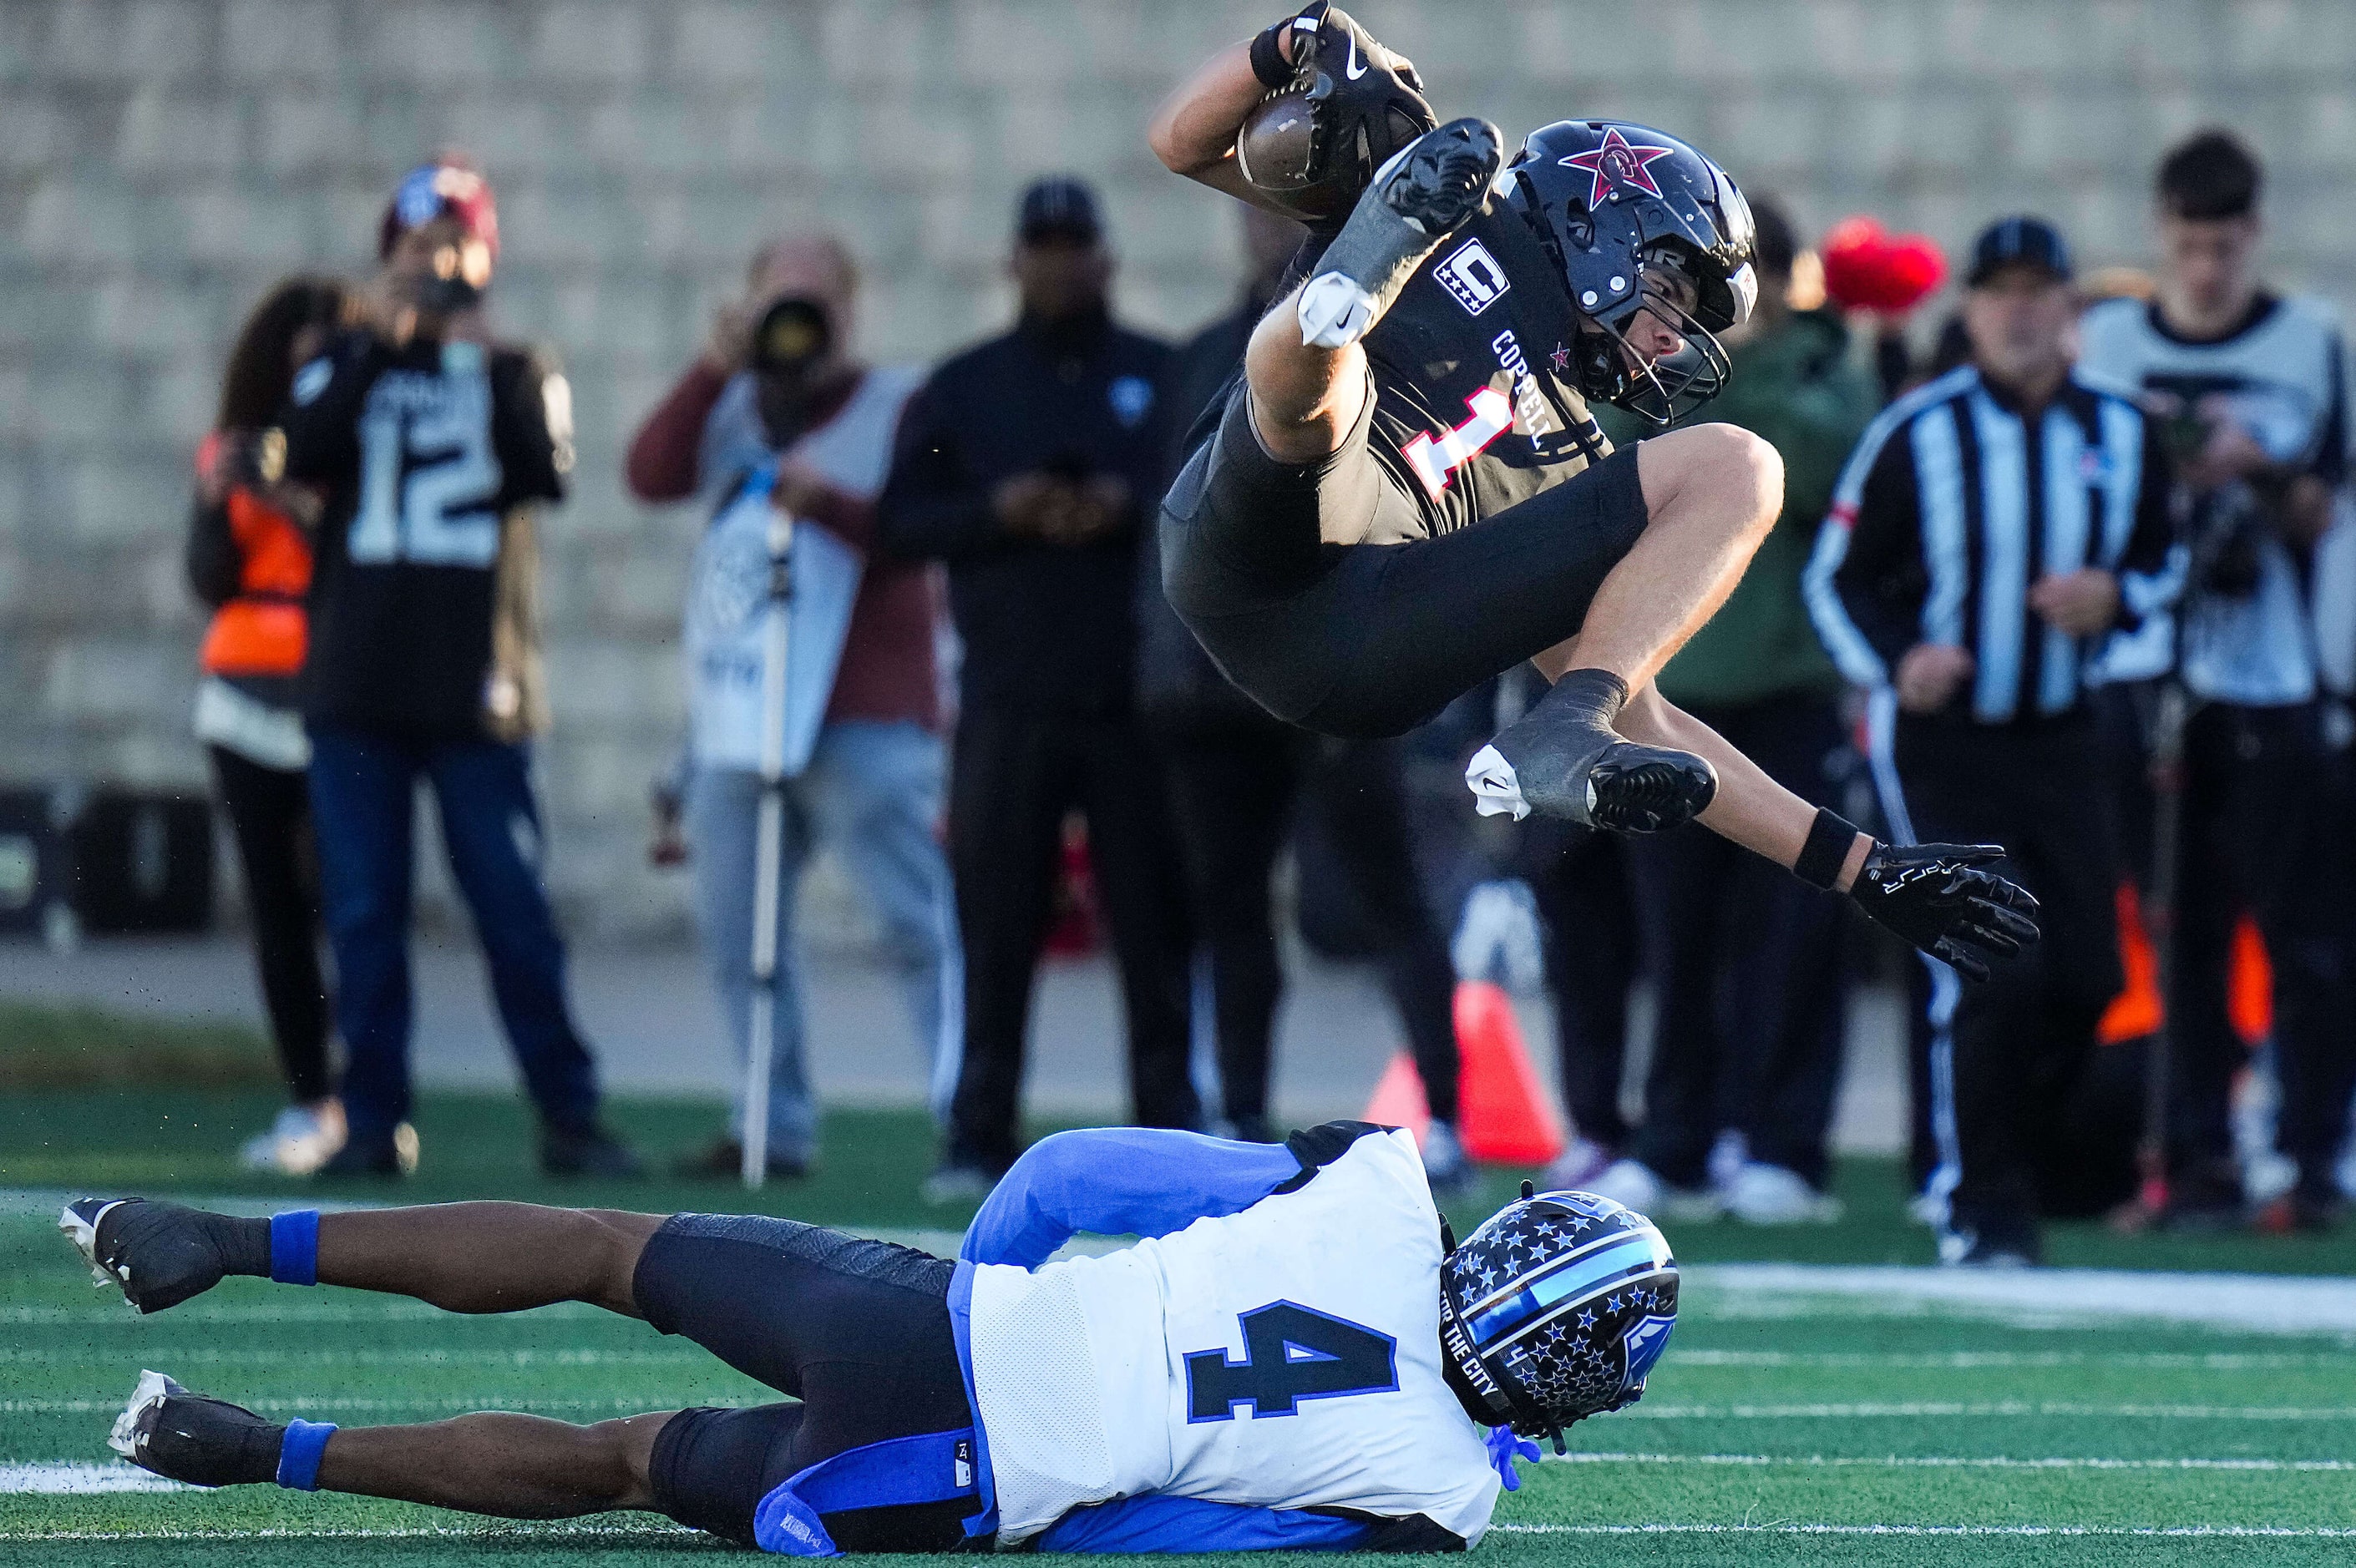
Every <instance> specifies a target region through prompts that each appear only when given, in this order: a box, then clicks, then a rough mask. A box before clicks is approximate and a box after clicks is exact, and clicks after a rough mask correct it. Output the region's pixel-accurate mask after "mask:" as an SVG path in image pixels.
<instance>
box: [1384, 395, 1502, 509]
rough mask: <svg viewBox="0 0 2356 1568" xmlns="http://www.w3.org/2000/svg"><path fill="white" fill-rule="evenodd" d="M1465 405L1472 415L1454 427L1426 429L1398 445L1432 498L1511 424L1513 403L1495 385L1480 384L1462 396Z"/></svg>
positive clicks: (1437, 497) (1435, 498)
mask: <svg viewBox="0 0 2356 1568" xmlns="http://www.w3.org/2000/svg"><path fill="white" fill-rule="evenodd" d="M1464 406H1465V407H1466V408H1468V409H1471V410H1472V418H1470V419H1468V420H1466V421H1464V422H1463V423H1462V424H1461V425H1458V426H1457V427H1456V428H1455V429H1454V430H1444V431H1441V432H1440V433H1439V434H1438V435H1433V434H1431V433H1430V432H1425V433H1424V434H1422V435H1419V436H1417V437H1416V438H1415V439H1414V440H1413V441H1410V442H1408V443H1407V445H1405V446H1404V447H1402V448H1400V449H1399V450H1400V452H1401V453H1402V454H1403V455H1404V456H1405V457H1406V458H1407V462H1408V467H1410V468H1412V469H1414V470H1415V476H1416V477H1417V478H1419V479H1420V480H1422V481H1423V488H1424V491H1425V493H1426V494H1428V495H1430V496H1431V498H1432V499H1433V500H1435V501H1436V500H1438V499H1439V498H1440V492H1441V491H1442V490H1445V489H1447V488H1448V481H1449V480H1450V479H1451V478H1452V477H1454V475H1455V473H1456V471H1457V470H1458V469H1460V468H1462V467H1463V466H1464V465H1465V464H1468V463H1470V462H1472V460H1473V459H1474V458H1476V457H1478V456H1480V455H1481V452H1482V449H1483V448H1484V447H1486V446H1487V445H1488V444H1489V443H1491V442H1493V441H1494V440H1496V439H1497V438H1498V437H1499V436H1501V435H1503V434H1505V432H1507V431H1509V430H1511V429H1513V428H1514V405H1513V403H1512V402H1511V401H1510V400H1507V398H1506V397H1505V393H1503V392H1501V391H1499V390H1497V389H1496V388H1494V387H1483V388H1482V389H1480V390H1479V391H1477V392H1475V393H1473V394H1472V396H1471V397H1469V398H1467V399H1465V400H1464Z"/></svg>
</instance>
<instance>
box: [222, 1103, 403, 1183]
mask: <svg viewBox="0 0 2356 1568" xmlns="http://www.w3.org/2000/svg"><path fill="white" fill-rule="evenodd" d="M397 1136H398V1135H396V1137H397ZM410 1136H411V1142H412V1153H411V1154H410V1156H409V1159H408V1163H409V1165H410V1167H411V1168H414V1167H415V1165H416V1163H417V1157H416V1155H415V1153H414V1152H413V1150H414V1144H415V1138H416V1135H415V1134H414V1133H413V1132H412V1134H411V1135H410ZM344 1137H345V1128H344V1105H343V1102H342V1101H340V1100H322V1101H320V1102H319V1104H316V1105H289V1106H287V1107H286V1108H285V1109H284V1110H283V1111H281V1112H279V1113H278V1119H277V1120H276V1121H274V1122H273V1123H272V1124H271V1125H270V1130H269V1131H268V1132H266V1133H262V1134H260V1135H258V1136H254V1137H251V1138H248V1139H247V1140H246V1141H245V1145H244V1147H241V1149H239V1150H238V1163H239V1164H241V1165H242V1166H244V1167H245V1168H246V1169H248V1170H275V1171H280V1172H283V1173H284V1174H285V1175H288V1176H308V1175H310V1174H311V1173H312V1172H313V1171H315V1170H316V1169H318V1168H320V1167H321V1166H323V1165H325V1164H327V1161H328V1160H330V1159H332V1158H333V1157H335V1153H336V1151H337V1149H339V1148H341V1147H344Z"/></svg>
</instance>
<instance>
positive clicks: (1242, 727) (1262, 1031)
mask: <svg viewBox="0 0 2356 1568" xmlns="http://www.w3.org/2000/svg"><path fill="white" fill-rule="evenodd" d="M1157 733H1158V736H1159V739H1160V741H1161V743H1162V754H1163V756H1164V758H1165V759H1166V761H1167V763H1168V766H1169V771H1170V793H1171V799H1172V801H1173V805H1175V807H1176V814H1177V822H1178V836H1179V840H1180V843H1181V845H1182V847H1183V850H1184V855H1185V863H1186V880H1187V886H1188V890H1189V891H1190V893H1191V894H1192V896H1193V901H1194V916H1195V922H1196V925H1197V928H1198V931H1199V934H1200V936H1201V938H1202V940H1203V942H1204V944H1205V946H1207V947H1208V949H1209V951H1210V956H1211V982H1212V993H1213V997H1214V999H1215V1013H1216V1017H1217V1020H1218V1031H1219V1083H1220V1088H1221V1091H1222V1094H1223V1097H1224V1099H1225V1101H1226V1114H1227V1116H1228V1117H1229V1118H1230V1119H1231V1120H1236V1121H1242V1120H1244V1119H1245V1118H1248V1117H1249V1118H1258V1117H1264V1116H1265V1115H1267V1113H1268V1081H1269V1035H1270V1031H1271V1029H1272V1028H1273V1026H1274V1024H1275V1021H1276V1004H1277V998H1278V997H1279V995H1280V993H1281V991H1282V989H1283V979H1282V976H1281V975H1280V971H1279V969H1278V965H1277V950H1276V931H1275V928H1274V926H1273V925H1272V924H1271V923H1270V921H1269V872H1270V871H1271V870H1272V869H1274V867H1275V865H1276V857H1277V853H1278V851H1279V850H1280V848H1282V847H1283V844H1284V837H1285V831H1286V828H1287V827H1288V826H1289V824H1290V821H1291V818H1292V814H1293V811H1294V808H1295V804H1296V803H1298V805H1299V806H1300V807H1301V809H1303V810H1306V811H1311V812H1314V813H1316V814H1317V815H1318V816H1319V817H1320V818H1322V819H1323V827H1324V828H1325V830H1326V833H1327V836H1328V838H1329V840H1330V842H1331V843H1332V844H1333V848H1334V850H1335V852H1336V855H1337V857H1338V859H1340V861H1341V863H1342V868H1343V870H1344V874H1345V875H1346V877H1347V878H1348V880H1349V884H1350V888H1351V891H1353V892H1355V894H1356V895H1357V901H1358V905H1359V907H1360V909H1361V911H1362V912H1364V914H1365V919H1366V923H1367V925H1368V927H1369V928H1370V930H1371V931H1372V933H1373V934H1374V936H1375V939H1376V957H1377V961H1378V962H1379V963H1380V964H1381V965H1382V969H1383V979H1384V982H1385V984H1386V985H1387V987H1389V990H1390V994H1391V1000H1392V1003H1393V1004H1394V1005H1395V1006H1397V1007H1398V1011H1399V1018H1400V1020H1401V1021H1402V1022H1403V1023H1405V1025H1406V1026H1407V1033H1408V1045H1409V1048H1410V1049H1411V1050H1412V1051H1413V1052H1414V1055H1415V1063H1416V1068H1417V1071H1419V1072H1420V1073H1421V1074H1422V1075H1423V1085H1424V1095H1425V1098H1426V1099H1427V1100H1428V1101H1429V1102H1430V1105H1431V1114H1432V1115H1435V1116H1438V1117H1440V1118H1441V1119H1442V1120H1446V1121H1453V1120H1454V1119H1455V1117H1456V1079H1457V1069H1458V1060H1457V1051H1456V1024H1455V1017H1454V998H1455V992H1456V971H1455V968H1454V965H1451V962H1450V961H1449V956H1448V940H1447V937H1446V936H1445V934H1444V933H1442V932H1441V931H1440V926H1439V923H1438V922H1436V921H1435V920H1434V919H1433V918H1432V913H1431V908H1430V903H1429V902H1428V901H1426V899H1425V897H1424V893H1423V887H1422V882H1421V880H1420V878H1419V876H1418V874H1417V871H1416V868H1415V861H1414V856H1413V852H1412V850H1411V848H1410V846H1409V838H1408V803H1407V784H1406V781H1405V779H1404V778H1403V777H1402V776H1401V773H1400V769H1399V758H1398V749H1397V748H1396V747H1395V746H1393V745H1391V744H1389V743H1388V742H1386V741H1333V740H1324V739H1321V738H1319V737H1316V736H1312V735H1309V734H1306V733H1304V732H1302V731H1299V730H1291V729H1288V728H1285V727H1283V726H1280V725H1278V724H1276V723H1274V722H1258V723H1255V722H1252V721H1250V720H1244V721H1241V722H1235V723H1223V724H1211V725H1172V726H1158V727H1157Z"/></svg>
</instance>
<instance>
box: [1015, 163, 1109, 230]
mask: <svg viewBox="0 0 2356 1568" xmlns="http://www.w3.org/2000/svg"><path fill="white" fill-rule="evenodd" d="M1014 232H1015V235H1016V237H1017V238H1018V239H1023V240H1044V239H1045V238H1047V237H1048V236H1050V235H1060V236H1063V237H1064V238H1066V239H1071V240H1098V239H1101V238H1102V237H1103V235H1104V219H1103V217H1102V215H1101V214H1100V213H1099V212H1098V208H1097V193H1096V192H1094V191H1092V190H1090V189H1089V188H1088V187H1087V186H1085V185H1082V184H1081V183H1080V182H1079V181H1078V180H1076V179H1074V178H1072V177H1071V176H1068V175H1056V176H1052V177H1050V178H1047V179H1043V180H1034V181H1033V182H1032V185H1031V188H1029V189H1028V190H1026V191H1024V192H1023V200H1022V202H1021V204H1020V205H1019V206H1017V207H1016V208H1015V209H1014Z"/></svg>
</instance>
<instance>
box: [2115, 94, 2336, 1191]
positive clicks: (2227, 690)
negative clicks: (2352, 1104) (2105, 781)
mask: <svg viewBox="0 0 2356 1568" xmlns="http://www.w3.org/2000/svg"><path fill="white" fill-rule="evenodd" d="M2262 179H2263V176H2262V172H2261V170H2260V168H2259V166H2258V162H2257V159H2256V158H2255V157H2254V155H2252V154H2251V152H2250V150H2249V149H2248V148H2247V147H2246V146H2244V144H2242V142H2241V141H2240V140H2239V139H2238V138H2236V137H2235V136H2233V134H2232V133H2228V132H2224V131H2214V130H2212V131H2203V132H2201V133H2198V134H2197V135H2194V136H2192V137H2190V139H2188V140H2187V141H2185V142H2183V143H2182V144H2179V145H2178V146H2177V147H2176V148H2174V149H2173V150H2171V151H2170V152H2169V154H2168V155H2167V156H2166V157H2165V158H2163V159H2162V160H2161V161H2160V165H2159V176H2158V229H2159V241H2160V268H2159V288H2158V295H2157V297H2156V298H2154V299H2153V300H2152V301H2151V303H2150V304H2144V303H2142V302H2140V301H2136V300H2111V301H2106V302H2104V304H2100V305H2097V306H2095V307H2094V309H2093V310H2091V311H2089V312H2087V313H2086V315H2085V318H2084V321H2083V334H2084V341H2085V347H2084V355H2083V362H2084V364H2085V365H2086V367H2087V368H2089V369H2090V370H2093V371H2095V372H2097V373H2098V374H2102V375H2105V376H2108V377H2110V378H2111V379H2115V380H2118V381H2122V382H2126V383H2127V384H2129V385H2131V386H2135V387H2139V388H2141V389H2142V390H2143V393H2144V395H2145V398H2146V400H2147V404H2148V405H2149V406H2150V407H2151V409H2152V411H2153V413H2154V414H2155V415H2156V416H2157V417H2156V420H2155V423H2156V426H2157V428H2158V430H2159V431H2161V432H2164V435H2165V438H2166V439H2167V440H2168V441H2169V443H2170V445H2171V446H2172V447H2173V448H2174V449H2175V453H2176V455H2177V458H2178V464H2177V466H2178V472H2179V475H2180V476H2181V478H2182V480H2183V483H2184V485H2185V486H2186V488H2187V489H2188V490H2189V491H2190V495H2191V499H2192V520H2191V545H2192V557H2193V561H2194V568H2193V572H2192V578H2191V581H2190V585H2189V587H2188V590H2187V592H2186V597H2185V602H2184V605H2183V608H2182V610H2181V612H2180V613H2179V617H2178V625H2179V632H2178V635H2177V639H2176V643H2175V645H2174V647H2173V648H2172V649H2171V648H2170V647H2169V645H2168V644H2167V643H2166V641H2165V640H2164V639H2165V637H2166V635H2167V629H2166V626H2165V624H2161V625H2159V626H2158V629H2157V630H2156V631H2155V632H2153V633H2151V634H2149V635H2146V636H2143V637H2138V638H2136V639H2134V640H2133V641H2132V642H2131V643H2130V644H2128V645H2126V646H2124V647H2122V648H2120V649H2118V650H2116V651H2115V654H2114V656H2112V657H2111V658H2110V660H2109V661H2108V663H2107V667H2106V670H2105V675H2106V677H2107V678H2109V679H2112V680H2134V679H2139V678H2150V677H2157V676H2158V675H2160V674H2162V673H2163V672H2165V671H2166V670H2168V669H2169V666H2170V661H2171V654H2172V656H2173V665H2174V668H2175V670H2176V673H2177V677H2178V678H2179V680H2180V681H2181V682H2182V684H2183V686H2184V688H2185V689H2186V693H2187V695H2188V697H2189V698H2190V700H2191V702H2192V703H2193V704H2194V705H2195V708H2194V711H2193V713H2192V717H2191V719H2190V723H2189V725H2188V727H2187V729H2186V731H2185V735H2184V798H2183V807H2182V828H2183V830H2182V834H2181V837H2180V841H2179V848H2178V849H2177V851H2176V852H2177V853H2179V855H2180V856H2181V858H2182V861H2181V864H2182V871H2181V874H2180V876H2179V879H2178V885H2179V888H2180V889H2181V890H2182V891H2181V897H2180V901H2179V908H2178V911H2177V914H2176V932H2177V936H2176V950H2175V969H2176V974H2175V976H2174V983H2173V985H2172V987H2171V989H2172V992H2173V994H2172V995H2171V996H2170V997H2169V998H2168V1007H2169V1013H2170V1015H2171V1019H2172V1021H2173V1026H2174V1027H2173V1040H2174V1051H2175V1060H2174V1062H2173V1064H2172V1067H2171V1076H2170V1090H2171V1093H2170V1105H2169V1133H2168V1146H2169V1147H2168V1159H2169V1194H2170V1196H2169V1212H2168V1215H2167V1216H2166V1217H2167V1219H2168V1220H2169V1221H2170V1222H2172V1223H2175V1224H2179V1225H2185V1226H2221V1225H2229V1224H2237V1223H2239V1222H2240V1221H2242V1219H2243V1210H2244V1196H2245V1195H2244V1191H2243V1188H2242V1179H2241V1172H2240V1169H2239V1168H2238V1167H2237V1165H2236V1163H2235V1160H2234V1155H2233V1133H2232V1128H2231V1125H2230V1120H2229V1108H2230V1107H2229V1099H2230V1094H2231V1091H2232V1084H2233V1074H2234V1072H2235V1070H2236V1069H2237V1068H2238V1067H2239V1066H2240V1065H2241V1064H2242V1061H2243V1060H2244V1052H2243V1051H2242V1049H2241V1045H2240V1042H2239V1041H2238V1040H2236V1039H2235V1037H2234V1035H2233V1029H2232V1027H2231V1025H2230V1024H2229V1022H2228V1021H2227V1015H2226V974H2227V960H2228V955H2229V952H2230V947H2231V944H2232V940H2233V927H2234V923H2235V922H2236V920H2237V919H2238V918H2239V916H2240V914H2241V913H2242V912H2244V910H2246V911H2247V912H2249V913H2250V914H2251V916H2252V917H2253V918H2254V919H2255V921H2256V922H2257V925H2258V929H2259V931H2260V932H2261V933H2264V935H2265V942H2266V950H2267V954H2268V956H2269V957H2270V958H2271V959H2272V961H2273V965H2274V980H2275V1061H2276V1071H2277V1072H2278V1073H2279V1075H2280V1077H2281V1082H2282V1116H2281V1124H2280V1126H2279V1128H2278V1130H2277V1139H2276V1141H2277V1146H2278V1147H2279V1148H2280V1149H2281V1151H2282V1153H2284V1154H2285V1155H2286V1156H2288V1157H2290V1158H2291V1159H2293V1160H2296V1161H2297V1164H2298V1182H2297V1187H2296V1188H2295V1189H2293V1191H2292V1193H2291V1195H2290V1200H2289V1211H2288V1219H2289V1221H2290V1222H2291V1223H2293V1224H2294V1225H2297V1226H2298V1227H2300V1228H2316V1227H2321V1226H2323V1225H2326V1224H2328V1223H2329V1222H2330V1221H2331V1220H2332V1218H2333V1217H2334V1216H2335V1215H2336V1214H2337V1212H2338V1211H2339V1208H2340V1198H2339V1193H2338V1191H2337V1189H2336V1186H2335V1183H2334V1180H2333V1176H2332V1164H2333V1160H2334V1157H2335V1156H2336V1153H2337V1151H2338V1148H2339V1146H2340V1140H2341V1137H2342V1136H2343V1135H2344V1134H2345V1132H2346V1130H2347V1123H2348V1104H2349V1095H2350V1092H2351V1084H2356V1024H2351V1016H2350V1008H2351V1001H2356V996H2351V983H2350V979H2349V976H2348V973H2347V965H2348V963H2349V959H2350V953H2349V946H2350V944H2349V941H2348V931H2347V918H2348V917H2347V904H2348V896H2349V889H2348V886H2347V875H2346V871H2345V869H2344V863H2343V860H2342V859H2341V858H2340V850H2341V848H2342V846H2341V845H2340V842H2339V839H2340V834H2341V833H2342V831H2343V828H2342V827H2341V825H2340V823H2339V822H2338V821H2337V820H2336V819H2337V817H2338V816H2339V811H2338V809H2337V808H2338V805H2339V802H2340V796H2339V795H2337V793H2336V792H2335V791H2334V790H2333V789H2332V788H2331V787H2330V780H2331V778H2332V775H2333V773H2334V766H2333V762H2332V756H2331V752H2332V749H2333V748H2332V747H2331V746H2328V745H2327V741H2326V736H2325V733H2324V726H2323V723H2322V714H2321V710H2320V709H2319V704H2318V695H2319V688H2318V670H2317V662H2316V635H2315V624H2314V619H2313V614H2312V609H2311V605H2310V601H2309V594H2310V587H2309V583H2310V581H2311V578H2312V575H2313V567H2314V560H2315V549H2316V546H2317V544H2318V542H2319V540H2320V539H2322V537H2323V534H2324V532H2325V530H2326V529H2327V528H2329V524H2330V521H2331V517H2332V510H2333V506H2334V502H2335V497H2336V496H2337V493H2338V492H2339V491H2340V487H2341V486H2342V485H2343V484H2344V483H2345V480H2346V477H2347V464H2348V454H2349V446H2350V425H2349V419H2348V408H2347V395H2348V394H2347V384H2348V368H2349V367H2348V355H2347V347H2346V344H2345V342H2344V340H2343V339H2342V337H2341V336H2340V326H2339V324H2338V322H2337V321H2336V320H2335V319H2334V317H2333V315H2332V313H2331V311H2330V309H2329V306H2327V305H2325V304H2322V303H2321V302H2319V301H2317V300H2313V299H2307V298H2300V297H2297V296H2283V295H2278V294H2276V293H2272V292H2270V291H2268V290H2267V289H2265V287H2263V286H2262V284H2261V283H2260V281H2259V277H2258V270H2257V255H2258V241H2259V237H2260V232H2261V230H2260V224H2259V215H2258V197H2259V190H2260V186H2261V183H2262ZM2345 744H2346V738H2345V737H2340V739H2339V740H2338V741H2337V742H2336V745H2337V746H2338V747H2339V748H2340V749H2344V747H2345Z"/></svg>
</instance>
